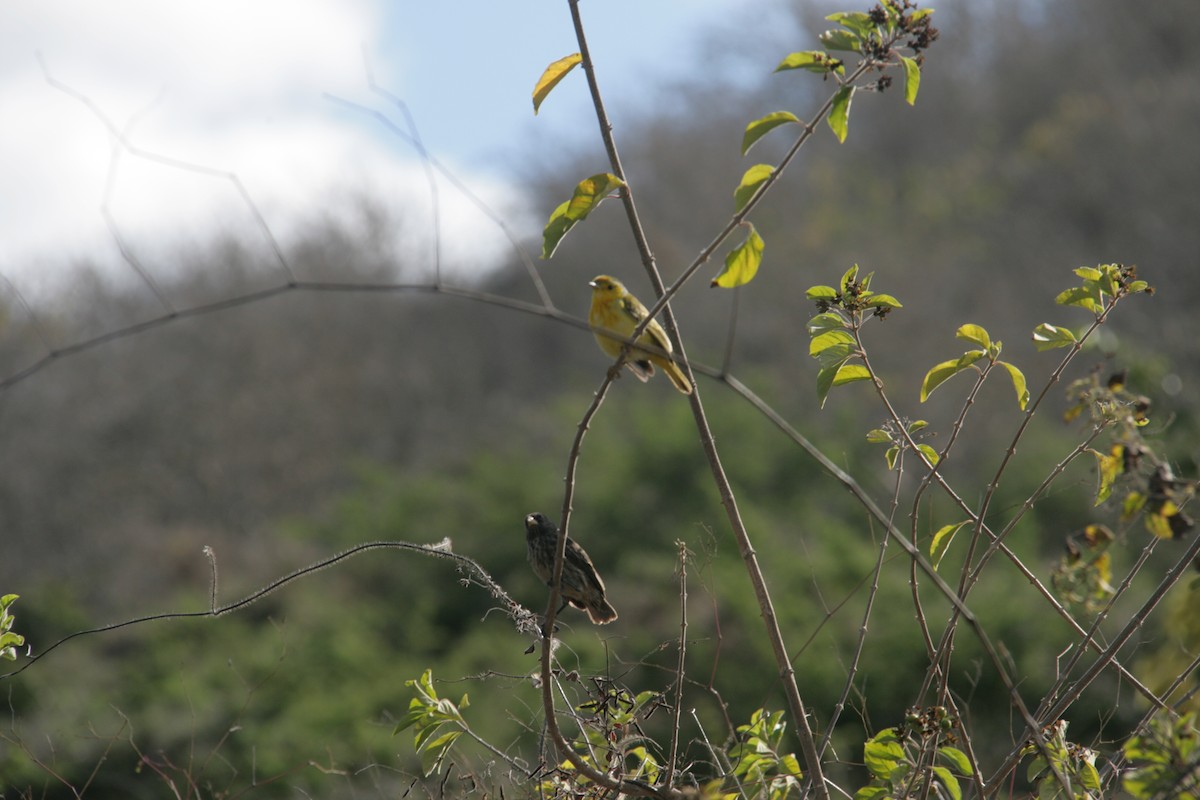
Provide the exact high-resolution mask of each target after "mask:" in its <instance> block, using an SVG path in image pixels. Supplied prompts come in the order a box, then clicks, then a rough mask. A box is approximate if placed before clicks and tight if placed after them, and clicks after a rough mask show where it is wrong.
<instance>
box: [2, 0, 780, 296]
mask: <svg viewBox="0 0 1200 800" xmlns="http://www.w3.org/2000/svg"><path fill="white" fill-rule="evenodd" d="M771 7H774V4H773V3H766V2H763V3H747V2H745V0H742V2H738V0H690V2H688V3H687V4H686V5H685V4H683V3H667V2H651V1H649V0H641V1H640V2H639V0H591V2H588V1H587V0H585V2H584V3H583V4H582V8H583V13H584V15H585V23H586V25H587V26H588V30H589V36H590V38H589V42H590V44H591V47H592V50H593V55H594V57H595V59H596V62H597V65H598V70H599V74H600V77H601V79H602V80H603V81H604V82H605V85H606V87H608V89H609V90H610V93H611V95H612V96H613V97H614V98H617V97H619V98H621V99H620V100H618V101H616V105H617V107H618V108H619V107H620V104H621V103H627V104H637V103H639V102H646V101H647V100H648V98H649V97H651V96H652V95H653V92H654V91H655V88H656V87H658V86H661V85H662V84H663V83H666V82H669V81H670V80H671V79H672V78H675V77H678V76H679V75H680V74H682V73H683V72H684V71H685V70H688V69H694V68H696V65H697V63H698V62H697V59H698V58H699V56H700V54H701V52H702V48H703V42H702V37H701V33H702V32H704V31H706V30H710V29H712V28H714V27H717V28H728V29H731V30H740V29H741V28H743V27H744V26H745V25H747V24H748V22H747V21H746V15H747V13H749V12H751V11H754V12H756V13H758V14H760V16H759V18H758V23H756V24H761V22H762V16H761V14H763V13H764V10H765V9H767V8H771ZM575 50H576V44H575V40H574V35H573V32H572V27H571V22H570V16H569V10H568V6H567V3H566V0H561V2H547V0H509V2H504V3H498V2H495V0H460V1H459V2H447V3H438V2H421V3H415V2H385V0H300V1H297V0H254V2H247V1H246V0H171V2H163V0H105V2H104V3H96V2H94V0H36V1H35V0H22V1H21V2H9V3H5V4H4V5H3V6H2V7H0V107H3V108H4V110H5V113H4V118H5V125H4V126H3V130H2V131H0V138H2V139H3V141H0V186H2V187H3V188H2V189H0V273H3V274H4V275H5V276H7V277H9V278H10V279H11V280H13V281H14V282H15V283H17V284H18V285H19V286H20V287H21V288H22V290H23V291H25V292H26V293H37V292H38V291H39V290H40V289H42V288H44V287H52V286H53V285H54V279H55V276H56V275H64V274H67V272H66V270H65V267H64V263H65V262H66V261H67V260H69V259H72V258H82V257H87V258H92V259H95V260H97V261H99V262H101V263H107V264H112V265H115V266H114V271H115V272H114V274H118V275H119V274H121V272H122V270H127V269H128V268H127V267H122V266H121V263H120V259H119V258H118V256H117V250H116V245H115V241H114V239H113V237H112V236H111V234H110V233H109V232H108V229H107V227H106V221H105V214H107V215H108V217H109V218H110V219H111V220H112V221H113V222H115V224H116V225H117V226H118V228H119V229H120V231H121V233H122V235H123V236H125V237H127V239H128V243H129V244H130V245H131V246H132V247H133V248H134V249H135V250H136V251H137V254H138V256H139V258H141V259H142V260H144V261H145V262H146V264H147V268H148V269H151V270H163V271H169V270H170V268H171V267H170V264H169V261H170V253H171V252H172V249H173V248H175V247H178V246H180V245H181V244H188V243H197V244H201V243H203V242H205V241H206V240H207V239H208V238H209V237H211V235H212V233H213V232H214V231H216V230H224V231H238V230H244V231H249V232H250V234H249V235H254V234H253V225H252V215H251V214H250V213H249V211H248V209H247V207H246V205H245V203H244V201H243V200H242V198H241V196H240V192H239V189H238V185H237V183H235V182H234V181H233V180H232V179H231V178H229V177H228V176H229V175H236V176H237V181H239V182H240V184H241V186H243V187H244V188H245V191H246V193H247V194H249V196H250V197H252V198H253V200H254V203H255V204H256V206H258V208H259V210H260V211H261V213H262V214H263V216H264V217H265V219H266V220H267V222H268V224H269V225H270V227H271V229H272V231H273V232H274V233H275V235H276V236H277V237H279V238H280V239H281V240H282V241H283V242H284V244H285V246H286V244H287V242H288V241H289V240H290V239H291V238H292V237H293V236H295V235H297V233H298V232H300V231H301V230H302V229H303V226H304V225H305V224H306V223H307V222H310V221H311V220H312V219H314V217H316V216H318V215H322V214H332V215H333V216H335V217H336V216H337V214H338V212H339V209H341V208H343V207H345V208H349V207H351V204H350V203H349V202H348V200H349V199H351V198H353V197H354V196H355V195H356V194H359V193H365V194H368V195H370V196H372V197H374V198H376V199H378V200H380V201H381V202H383V203H384V204H385V205H388V206H389V207H392V208H395V209H404V210H406V211H412V212H413V213H428V208H427V206H428V202H429V200H428V188H427V184H426V183H425V179H424V176H423V173H422V171H421V168H420V165H419V164H418V163H417V162H415V161H414V160H413V158H412V152H411V149H410V148H409V147H408V146H407V145H405V144H403V143H402V142H400V141H398V140H397V139H395V138H394V137H391V136H389V135H388V134H386V132H385V131H384V130H383V129H382V128H381V127H380V126H379V125H378V124H377V123H375V122H373V121H372V120H370V119H369V118H368V117H366V116H364V115H359V114H355V113H351V112H348V111H346V110H345V109H344V108H341V107H339V106H337V105H335V104H333V103H331V102H329V101H328V99H326V98H325V95H326V94H332V95H335V96H338V97H341V98H344V99H347V100H351V101H354V102H360V103H363V104H367V105H370V106H372V107H374V108H377V109H379V110H381V111H387V112H389V113H391V112H393V109H390V108H389V106H388V105H387V103H386V101H384V100H382V99H380V98H378V97H376V96H373V95H372V94H371V93H370V92H369V91H368V90H367V85H366V73H365V70H364V67H363V54H364V53H366V55H367V57H368V59H369V60H370V62H371V64H372V67H373V69H374V72H375V75H376V78H377V80H378V81H379V83H380V84H382V85H383V86H385V87H386V88H388V89H389V90H390V91H392V92H393V93H395V94H396V95H397V96H399V97H401V98H402V99H403V100H404V101H405V102H406V103H407V104H408V106H409V108H410V109H411V111H412V112H413V114H414V115H415V118H416V122H417V125H418V126H419V128H420V131H421V133H422V136H423V138H424V140H425V144H426V146H427V147H429V149H430V150H431V151H432V152H433V153H434V154H435V155H437V156H438V157H439V158H440V159H441V160H443V161H444V162H446V163H447V164H449V165H450V166H451V167H452V168H453V169H454V170H455V171H456V173H457V174H458V175H459V177H461V178H462V179H464V180H466V181H468V182H469V183H470V185H471V186H472V188H473V189H474V190H475V191H477V192H478V193H479V194H480V195H482V196H483V197H484V198H485V199H486V200H487V201H488V202H489V203H490V204H492V205H493V206H494V207H495V209H496V211H497V212H499V213H500V214H502V215H504V216H505V218H506V219H507V220H509V221H510V222H511V224H513V225H515V226H517V227H519V228H521V229H523V230H533V229H536V226H537V225H538V224H539V223H540V221H541V220H540V215H541V214H542V211H541V210H534V209H530V208H528V207H527V206H526V205H525V203H524V200H523V198H521V197H520V195H519V192H518V191H517V190H515V189H514V188H513V187H512V186H510V185H509V180H510V176H509V174H508V172H507V170H506V168H505V165H504V164H503V158H502V155H503V154H504V153H511V152H516V151H517V150H519V149H520V148H521V146H522V145H524V144H528V142H529V141H531V140H536V141H537V143H538V146H539V147H557V146H562V147H564V148H565V147H569V146H571V145H572V144H573V143H574V142H576V141H578V139H577V137H582V136H594V135H595V122H594V120H593V119H592V117H591V116H590V110H589V107H588V104H587V97H586V90H585V86H584V82H583V79H582V77H583V76H582V73H577V74H573V75H572V76H571V78H569V79H568V80H567V81H566V82H564V83H563V84H562V85H560V86H559V87H558V89H557V90H556V91H555V93H554V95H553V96H552V97H551V98H550V100H549V101H548V102H547V103H546V105H544V106H543V108H542V112H541V114H540V115H539V116H538V117H537V118H535V117H534V116H533V113H532V106H531V101H530V93H531V91H532V88H533V84H534V82H535V81H536V79H537V77H538V75H539V74H540V73H541V71H542V69H543V68H544V67H545V66H546V64H548V63H549V62H551V61H553V60H555V59H557V58H560V57H562V56H564V55H567V54H569V53H571V52H574V51H575ZM39 57H40V62H39ZM43 64H44V66H45V69H46V70H47V71H48V72H49V74H50V76H51V78H52V79H53V80H55V81H59V82H61V83H62V84H64V85H65V86H67V87H68V88H69V89H70V90H71V91H72V92H75V93H77V94H78V95H80V96H72V94H70V93H68V92H64V91H62V90H61V89H60V88H56V87H55V86H53V85H52V84H51V83H50V82H49V81H48V80H47V78H46V76H45V74H44V73H43V66H42V65H43ZM664 64H665V65H667V66H663V65H664ZM396 118H397V119H400V118H399V117H398V116H397V117H396ZM114 131H123V132H124V136H125V137H126V138H125V141H126V142H127V143H128V144H130V145H132V146H134V147H136V148H139V149H141V150H143V151H145V152H148V153H151V154H154V155H155V156H161V157H163V158H166V159H171V160H173V161H174V162H178V163H177V164H175V165H171V164H168V163H163V161H161V160H156V159H147V158H142V157H138V156H137V155H135V154H131V153H130V152H128V151H127V150H125V149H124V148H122V147H121V146H119V143H118V142H119V140H118V139H117V138H116V137H115V136H114V133H113V132H114ZM178 164H183V165H187V166H185V167H183V168H181V167H180V166H179V165H178ZM192 167H195V168H202V170H199V169H193V168H192ZM442 194H443V204H444V207H443V209H442V214H443V218H444V226H445V227H444V232H445V236H444V241H446V242H447V243H450V244H451V249H450V252H449V253H447V257H448V258H449V260H450V261H451V262H452V263H457V264H459V265H460V266H461V268H463V269H473V268H476V267H477V266H479V265H481V264H486V263H489V262H490V261H492V260H494V259H495V258H497V256H498V255H499V253H500V252H501V249H502V248H503V247H504V244H503V240H502V237H501V236H500V235H499V232H498V231H489V232H482V231H481V226H480V221H479V220H478V219H477V218H475V217H474V216H473V215H474V214H475V212H474V211H473V210H472V209H471V208H470V205H469V203H467V202H465V201H464V200H462V199H461V198H455V197H453V196H451V195H450V194H448V193H446V192H443V193H442ZM456 226H463V227H465V228H466V229H469V230H471V231H472V235H471V236H469V237H468V236H457V237H456V236H453V231H454V230H455V228H456ZM454 242H459V243H460V245H459V248H458V250H455V249H454ZM427 247H428V243H420V242H416V243H414V242H411V241H404V242H399V243H398V248H399V249H398V252H400V253H403V252H405V248H410V249H411V248H416V249H418V250H419V249H421V248H427Z"/></svg>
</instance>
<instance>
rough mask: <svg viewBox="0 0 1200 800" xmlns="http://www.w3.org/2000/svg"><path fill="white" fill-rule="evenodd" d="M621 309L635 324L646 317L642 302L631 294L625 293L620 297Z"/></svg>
mask: <svg viewBox="0 0 1200 800" xmlns="http://www.w3.org/2000/svg"><path fill="white" fill-rule="evenodd" d="M621 310H622V311H624V312H625V315H626V316H627V317H629V318H630V319H632V320H633V324H634V325H637V324H639V323H640V322H641V321H642V320H644V319H645V318H646V307H645V306H644V305H642V302H641V301H640V300H638V299H637V298H636V297H634V296H633V295H631V294H627V295H625V296H624V297H622V298H621Z"/></svg>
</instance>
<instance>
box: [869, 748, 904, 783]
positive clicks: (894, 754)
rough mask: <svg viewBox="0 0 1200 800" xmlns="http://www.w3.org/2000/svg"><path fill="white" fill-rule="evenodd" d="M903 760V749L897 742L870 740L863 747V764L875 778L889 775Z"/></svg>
mask: <svg viewBox="0 0 1200 800" xmlns="http://www.w3.org/2000/svg"><path fill="white" fill-rule="evenodd" d="M903 759H904V748H903V747H901V746H900V743H899V742H894V741H883V742H878V741H875V740H871V741H869V742H867V743H866V744H864V745H863V763H865V764H866V766H867V769H869V770H870V771H871V774H872V775H874V776H875V777H876V778H886V777H888V776H889V775H891V773H892V770H893V769H895V767H896V765H897V764H898V763H899V762H901V761H902V760H903Z"/></svg>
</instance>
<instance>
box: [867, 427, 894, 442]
mask: <svg viewBox="0 0 1200 800" xmlns="http://www.w3.org/2000/svg"><path fill="white" fill-rule="evenodd" d="M891 440H892V437H891V434H889V433H888V432H887V431H885V430H883V429H882V428H875V429H873V430H869V431H867V441H868V442H870V443H871V444H885V443H887V442H890V441H891Z"/></svg>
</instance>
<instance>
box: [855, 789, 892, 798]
mask: <svg viewBox="0 0 1200 800" xmlns="http://www.w3.org/2000/svg"><path fill="white" fill-rule="evenodd" d="M889 797H891V794H890V792H889V790H888V787H886V786H864V787H863V788H861V789H859V790H858V791H857V792H855V793H854V800H887V798H889Z"/></svg>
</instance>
